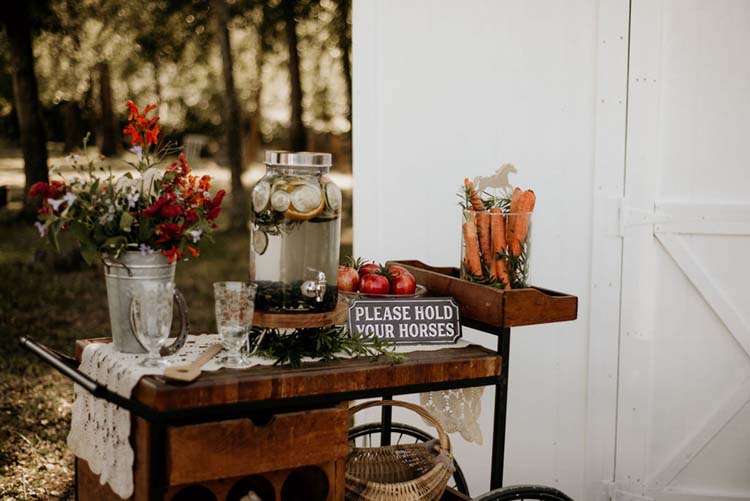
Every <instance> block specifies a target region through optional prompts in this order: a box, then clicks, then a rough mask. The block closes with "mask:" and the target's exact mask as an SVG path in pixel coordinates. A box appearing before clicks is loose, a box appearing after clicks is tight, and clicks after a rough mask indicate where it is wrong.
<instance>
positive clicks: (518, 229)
mask: <svg viewBox="0 0 750 501" xmlns="http://www.w3.org/2000/svg"><path fill="white" fill-rule="evenodd" d="M534 205H536V194H534V191H533V190H526V191H524V192H523V194H522V195H521V197H520V200H519V202H518V212H519V213H520V214H519V215H518V216H516V219H517V221H516V223H515V226H514V227H513V238H512V240H511V242H510V252H511V254H513V255H514V256H520V255H521V245H522V244H523V243H524V242H525V241H526V237H527V236H528V233H529V220H530V218H531V212H533V211H534Z"/></svg>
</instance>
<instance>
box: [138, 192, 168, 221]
mask: <svg viewBox="0 0 750 501" xmlns="http://www.w3.org/2000/svg"><path fill="white" fill-rule="evenodd" d="M174 199H175V195H174V193H167V194H166V195H164V196H162V197H161V198H159V199H158V200H157V201H156V202H154V203H153V204H152V205H151V206H150V207H146V208H145V209H143V212H142V214H143V215H144V216H153V215H154V214H156V213H157V212H159V211H160V210H161V208H162V207H164V205H166V204H168V203H169V202H171V201H172V200H174Z"/></svg>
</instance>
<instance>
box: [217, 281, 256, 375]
mask: <svg viewBox="0 0 750 501" xmlns="http://www.w3.org/2000/svg"><path fill="white" fill-rule="evenodd" d="M257 289H258V286H257V285H256V284H254V283H248V282H216V283H214V307H215V311H216V328H217V330H218V331H219V335H220V336H221V342H222V344H223V345H224V348H225V349H226V350H227V354H226V355H224V356H223V357H222V358H221V359H220V362H221V363H223V364H224V366H225V367H229V368H233V369H240V368H243V367H246V366H247V361H246V360H245V357H244V356H243V355H242V352H241V351H240V350H241V348H242V347H243V346H244V345H245V344H247V338H248V336H249V334H250V329H251V328H252V326H253V314H254V313H255V293H256V291H257Z"/></svg>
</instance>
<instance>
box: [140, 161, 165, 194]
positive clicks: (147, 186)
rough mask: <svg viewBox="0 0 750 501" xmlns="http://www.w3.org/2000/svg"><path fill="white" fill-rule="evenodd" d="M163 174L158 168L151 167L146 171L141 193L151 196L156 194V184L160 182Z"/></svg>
mask: <svg viewBox="0 0 750 501" xmlns="http://www.w3.org/2000/svg"><path fill="white" fill-rule="evenodd" d="M161 176H162V172H161V170H160V169H158V168H157V167H151V168H150V169H146V172H144V173H143V179H142V180H141V193H146V194H147V195H151V194H152V193H153V192H154V183H156V181H158V180H160V179H161Z"/></svg>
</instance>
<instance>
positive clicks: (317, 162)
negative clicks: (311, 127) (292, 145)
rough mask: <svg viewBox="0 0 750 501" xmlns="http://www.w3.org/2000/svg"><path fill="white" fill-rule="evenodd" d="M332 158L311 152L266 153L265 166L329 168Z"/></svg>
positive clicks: (328, 154) (327, 154)
mask: <svg viewBox="0 0 750 501" xmlns="http://www.w3.org/2000/svg"><path fill="white" fill-rule="evenodd" d="M332 161H333V157H332V156H331V154H330V153H316V152H313V151H267V152H266V159H265V163H266V165H271V166H279V167H303V168H304V167H310V168H320V167H331V166H332V165H333V162H332Z"/></svg>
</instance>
